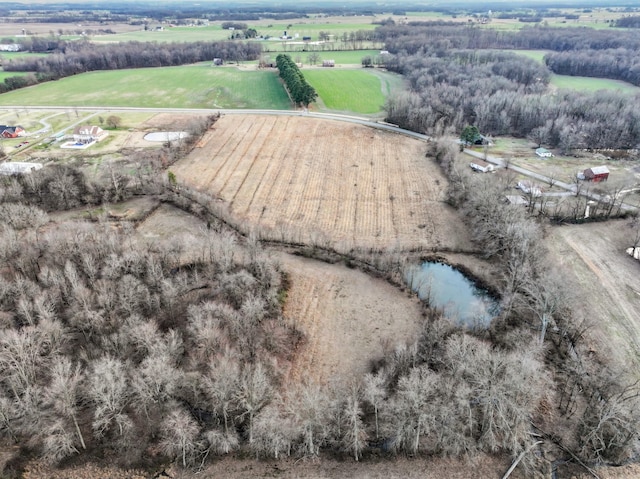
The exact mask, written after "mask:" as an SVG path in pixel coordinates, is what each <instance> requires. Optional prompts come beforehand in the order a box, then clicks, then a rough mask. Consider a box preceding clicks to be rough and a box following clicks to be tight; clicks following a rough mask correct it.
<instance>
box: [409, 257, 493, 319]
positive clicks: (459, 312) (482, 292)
mask: <svg viewBox="0 0 640 479" xmlns="http://www.w3.org/2000/svg"><path fill="white" fill-rule="evenodd" d="M405 281H406V283H407V285H408V286H409V287H410V288H411V289H412V290H413V291H414V292H416V293H417V294H418V297H419V298H420V299H422V300H423V301H425V302H426V303H427V304H428V305H429V306H430V307H434V308H438V309H441V310H442V311H443V312H444V315H445V316H446V317H448V318H450V319H451V320H452V321H454V322H455V323H457V324H461V325H465V326H467V327H470V328H476V327H487V326H488V325H489V323H490V322H491V320H492V319H493V318H494V317H496V316H497V315H498V314H499V312H500V307H499V301H498V300H497V299H496V298H495V295H493V294H492V293H491V292H490V290H489V288H487V287H486V286H485V285H483V284H482V282H481V281H479V280H478V279H476V278H474V277H473V275H471V274H470V272H469V271H468V270H466V268H464V267H460V266H451V265H450V264H447V263H446V262H444V261H442V260H440V259H438V260H426V261H422V262H421V263H420V264H418V265H413V266H411V267H409V268H408V269H407V271H406V272H405Z"/></svg>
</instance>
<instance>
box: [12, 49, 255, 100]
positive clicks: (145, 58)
mask: <svg viewBox="0 0 640 479" xmlns="http://www.w3.org/2000/svg"><path fill="white" fill-rule="evenodd" d="M261 51H262V48H261V46H260V44H259V43H256V42H194V43H166V44H164V43H163V44H158V43H145V42H127V43H117V44H110V45H95V44H92V43H89V42H84V41H81V42H71V43H65V44H63V45H61V50H60V51H58V52H56V53H51V54H49V55H47V56H44V57H38V58H33V57H23V58H17V59H12V60H10V61H8V62H6V63H5V64H3V69H4V70H5V71H14V72H34V75H32V76H31V77H30V80H28V81H29V82H30V84H34V82H35V83H37V82H42V81H49V80H57V79H59V78H64V77H67V76H71V75H76V74H79V73H84V72H89V71H96V70H120V69H125V68H150V67H163V66H178V65H185V64H190V63H196V62H201V61H211V60H213V59H214V58H222V59H223V60H230V61H246V60H256V59H257V58H258V57H259V56H260V53H261ZM20 86H25V85H23V81H21V80H17V79H15V78H14V79H12V80H11V81H10V82H6V81H5V83H4V85H3V86H0V91H2V90H3V88H4V91H9V90H10V89H13V88H16V87H20Z"/></svg>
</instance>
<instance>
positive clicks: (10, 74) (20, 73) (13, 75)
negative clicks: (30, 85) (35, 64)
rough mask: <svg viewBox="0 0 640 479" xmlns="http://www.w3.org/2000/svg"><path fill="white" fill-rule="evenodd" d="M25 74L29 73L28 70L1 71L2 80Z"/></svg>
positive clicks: (0, 77) (0, 79)
mask: <svg viewBox="0 0 640 479" xmlns="http://www.w3.org/2000/svg"><path fill="white" fill-rule="evenodd" d="M23 75H27V72H4V71H0V82H3V81H4V79H5V78H9V77H18V76H23Z"/></svg>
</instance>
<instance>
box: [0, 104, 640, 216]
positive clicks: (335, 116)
mask: <svg viewBox="0 0 640 479" xmlns="http://www.w3.org/2000/svg"><path fill="white" fill-rule="evenodd" d="M2 108H3V106H1V105H0V109H2ZM7 108H12V109H27V110H29V109H31V110H34V109H37V110H65V111H69V110H71V109H73V110H74V111H89V112H95V113H93V114H92V115H89V116H87V117H84V118H83V119H82V120H80V121H78V122H76V123H74V124H73V125H71V126H69V127H67V128H65V129H64V130H62V131H61V132H59V133H62V132H64V131H66V130H68V129H70V128H73V127H75V126H77V125H78V124H80V123H82V122H83V121H84V120H86V119H88V118H90V117H92V116H94V115H97V114H98V113H104V112H119V111H121V112H126V111H139V112H149V113H205V114H215V113H220V114H222V115H278V116H308V117H311V118H324V119H329V120H338V121H346V122H349V123H356V124H359V125H365V126H369V127H372V128H378V129H380V130H387V131H391V132H394V133H398V134H401V135H405V136H409V137H412V138H417V139H419V140H423V141H429V140H430V139H431V137H429V136H427V135H423V134H420V133H416V132H415V131H410V130H404V129H402V128H398V127H397V126H394V125H391V124H388V123H384V122H380V121H374V120H371V119H368V118H362V117H358V116H350V115H340V114H335V113H316V112H309V111H306V110H303V111H294V110H259V109H256V110H252V109H248V110H242V109H224V108H210V109H206V108H141V107H104V106H102V107H101V106H93V107H92V106H82V107H68V106H66V107H65V106H11V107H7ZM464 153H466V154H467V155H470V156H473V157H475V158H479V159H483V160H486V161H488V162H490V163H493V164H495V165H498V166H500V167H502V168H506V167H507V164H506V162H505V161H504V160H503V159H502V158H497V157H493V156H490V155H487V156H486V157H485V155H484V153H478V152H475V151H471V150H468V149H465V150H464ZM508 167H509V169H511V170H513V171H515V172H517V173H520V174H521V175H525V176H528V177H529V178H533V179H535V180H538V181H541V182H543V183H546V184H550V183H551V182H552V181H553V184H554V185H556V186H558V187H560V188H563V189H565V190H567V191H568V192H570V193H573V194H576V187H577V186H576V185H575V184H570V183H564V182H562V181H557V180H555V179H552V178H550V177H548V176H544V175H541V174H539V173H535V172H533V171H530V170H527V169H525V168H521V167H519V166H515V165H508ZM578 194H580V195H583V196H586V197H588V198H590V199H592V200H595V201H602V200H604V197H603V196H602V195H599V194H596V193H591V192H590V191H588V190H587V191H584V190H581V191H579V192H578ZM621 208H622V209H624V210H635V209H636V207H634V206H631V205H628V204H626V203H622V204H621Z"/></svg>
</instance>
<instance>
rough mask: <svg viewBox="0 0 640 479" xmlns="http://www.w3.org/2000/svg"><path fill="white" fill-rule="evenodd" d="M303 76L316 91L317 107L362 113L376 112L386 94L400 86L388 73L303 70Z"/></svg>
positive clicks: (380, 109) (363, 70) (378, 111)
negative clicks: (318, 98)
mask: <svg viewBox="0 0 640 479" xmlns="http://www.w3.org/2000/svg"><path fill="white" fill-rule="evenodd" d="M304 76H305V78H306V79H307V81H308V82H309V83H310V84H311V86H313V87H314V88H315V89H316V91H317V92H318V96H319V97H320V101H319V102H318V103H319V105H320V106H321V107H324V108H326V109H328V110H340V111H350V112H355V113H363V114H375V113H380V112H381V111H382V108H383V105H384V102H385V99H386V97H387V95H388V94H389V93H390V92H391V91H392V90H393V89H395V88H397V86H398V84H399V83H401V80H399V79H398V78H397V77H395V76H393V75H391V74H384V73H380V72H375V73H374V72H373V71H372V70H368V69H367V70H365V69H360V70H336V69H332V68H325V69H305V70H304Z"/></svg>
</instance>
